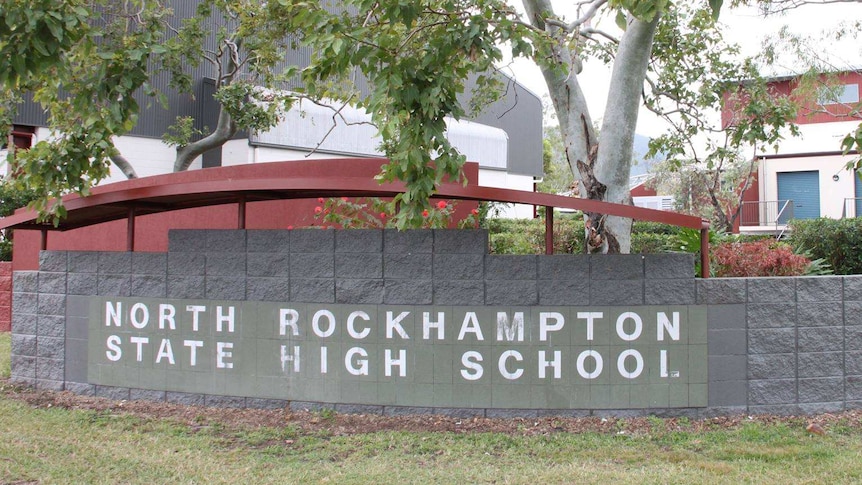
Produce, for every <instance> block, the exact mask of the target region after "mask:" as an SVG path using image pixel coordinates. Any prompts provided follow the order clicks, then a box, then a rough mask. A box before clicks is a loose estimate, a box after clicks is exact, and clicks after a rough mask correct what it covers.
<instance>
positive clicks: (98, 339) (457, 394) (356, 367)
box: [87, 297, 707, 409]
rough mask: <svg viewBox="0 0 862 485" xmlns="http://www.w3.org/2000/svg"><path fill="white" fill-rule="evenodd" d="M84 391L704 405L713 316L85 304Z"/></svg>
mask: <svg viewBox="0 0 862 485" xmlns="http://www.w3.org/2000/svg"><path fill="white" fill-rule="evenodd" d="M88 332H89V344H88V357H87V360H88V365H87V380H88V381H89V382H90V383H92V384H96V385H103V386H122V387H131V388H141V389H153V390H164V391H182V392H190V393H201V394H215V395H230V396H246V397H257V398H272V399H282V400H288V401H296V400H299V401H314V402H324V403H339V402H340V403H345V402H349V403H355V404H368V405H381V406H387V405H394V406H414V407H415V406H432V407H444V408H530V409H628V408H637V409H640V408H667V407H702V406H705V405H706V402H707V347H706V335H707V332H706V308H705V306H697V305H679V306H667V305H664V306H647V305H633V306H514V307H512V306H500V305H482V306H469V305H464V306H461V305H459V306H445V305H384V304H377V305H367V304H310V303H296V302H251V301H230V300H225V301H213V300H193V299H164V298H163V299H156V298H116V297H93V298H91V299H90V312H89V324H88Z"/></svg>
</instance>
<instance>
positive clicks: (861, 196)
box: [845, 171, 862, 217]
mask: <svg viewBox="0 0 862 485" xmlns="http://www.w3.org/2000/svg"><path fill="white" fill-rule="evenodd" d="M860 176H862V171H856V172H853V179H854V180H855V184H854V185H855V188H854V189H853V192H854V193H853V197H856V201H855V202H856V217H862V181H860V180H859V177H860ZM845 209H846V207H845Z"/></svg>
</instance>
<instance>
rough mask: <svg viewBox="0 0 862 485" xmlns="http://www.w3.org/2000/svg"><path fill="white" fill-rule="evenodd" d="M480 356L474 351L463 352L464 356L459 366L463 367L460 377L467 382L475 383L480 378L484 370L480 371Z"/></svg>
mask: <svg viewBox="0 0 862 485" xmlns="http://www.w3.org/2000/svg"><path fill="white" fill-rule="evenodd" d="M480 362H482V354H480V353H479V352H476V351H475V350H469V351H467V352H464V355H462V356H461V365H463V366H464V368H463V369H461V377H463V378H464V379H466V380H468V381H477V380H479V379H481V378H482V374H483V373H484V369H482V364H480Z"/></svg>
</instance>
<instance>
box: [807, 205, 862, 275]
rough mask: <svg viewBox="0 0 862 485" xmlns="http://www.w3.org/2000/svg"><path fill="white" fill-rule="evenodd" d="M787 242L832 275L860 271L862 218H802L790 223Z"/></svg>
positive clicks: (861, 269) (861, 261)
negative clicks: (820, 262) (819, 261)
mask: <svg viewBox="0 0 862 485" xmlns="http://www.w3.org/2000/svg"><path fill="white" fill-rule="evenodd" d="M790 227H791V236H790V243H791V244H793V247H795V248H796V249H797V252H805V253H806V254H808V255H810V257H811V259H815V260H816V259H823V260H825V261H826V263H828V264H829V265H830V266H831V267H832V271H833V272H834V273H835V274H862V218H855V219H827V218H823V217H821V218H819V219H805V220H795V221H792V222H791V223H790Z"/></svg>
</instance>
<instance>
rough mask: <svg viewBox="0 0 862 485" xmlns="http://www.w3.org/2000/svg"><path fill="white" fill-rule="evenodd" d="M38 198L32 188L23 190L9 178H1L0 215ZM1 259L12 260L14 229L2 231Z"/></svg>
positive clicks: (0, 235)
mask: <svg viewBox="0 0 862 485" xmlns="http://www.w3.org/2000/svg"><path fill="white" fill-rule="evenodd" d="M35 198H36V194H35V193H34V192H32V191H30V190H21V189H20V188H18V187H16V186H15V183H14V182H13V181H11V180H9V179H2V178H0V217H6V216H8V215H11V214H12V213H14V212H15V210H16V209H20V208H21V207H25V206H26V205H27V204H29V203H30V201H32V200H34V199H35ZM0 261H12V230H11V229H7V230H5V231H0Z"/></svg>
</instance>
